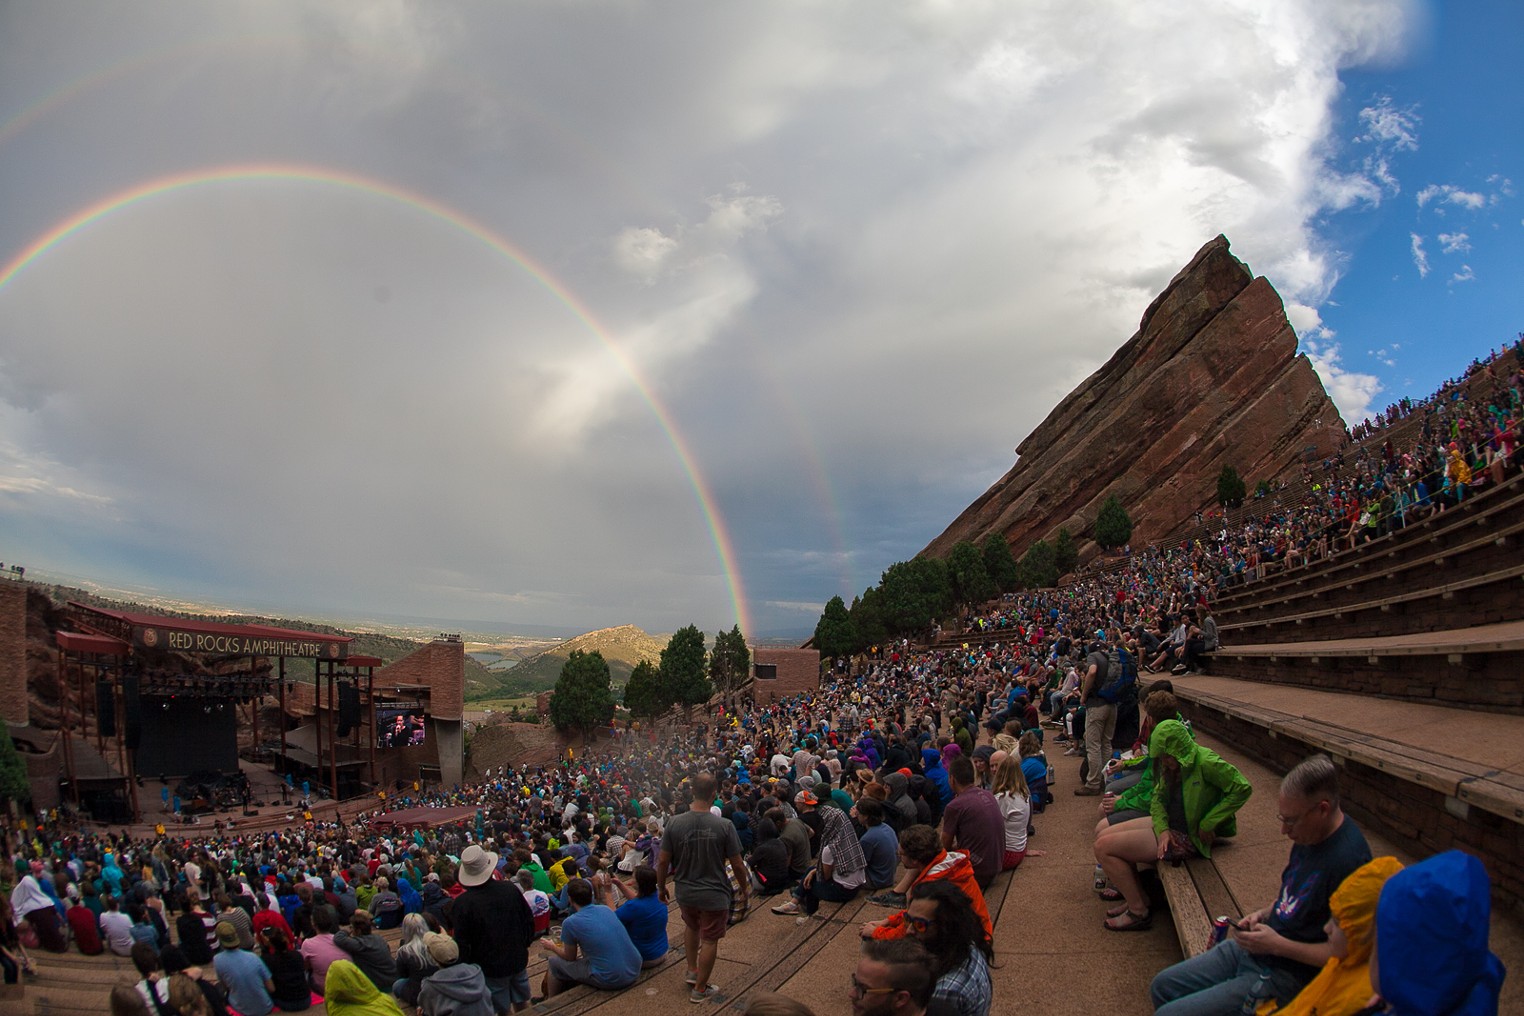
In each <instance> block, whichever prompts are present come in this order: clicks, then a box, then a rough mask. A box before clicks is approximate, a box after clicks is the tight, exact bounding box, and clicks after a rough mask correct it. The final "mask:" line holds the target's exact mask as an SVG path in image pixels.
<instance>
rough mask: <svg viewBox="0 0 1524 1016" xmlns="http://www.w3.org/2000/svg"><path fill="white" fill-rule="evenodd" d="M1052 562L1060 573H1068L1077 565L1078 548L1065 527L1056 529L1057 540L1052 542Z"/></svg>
mask: <svg viewBox="0 0 1524 1016" xmlns="http://www.w3.org/2000/svg"><path fill="white" fill-rule="evenodd" d="M1053 563H1054V565H1056V566H1057V568H1058V573H1059V574H1060V575H1067V574H1069V573H1070V572H1072V571H1073V570H1074V569H1075V568H1076V567H1077V566H1078V565H1079V548H1078V547H1076V546H1075V545H1074V537H1072V536H1070V535H1069V530H1067V529H1060V530H1059V531H1058V540H1057V541H1055V542H1054V544H1053Z"/></svg>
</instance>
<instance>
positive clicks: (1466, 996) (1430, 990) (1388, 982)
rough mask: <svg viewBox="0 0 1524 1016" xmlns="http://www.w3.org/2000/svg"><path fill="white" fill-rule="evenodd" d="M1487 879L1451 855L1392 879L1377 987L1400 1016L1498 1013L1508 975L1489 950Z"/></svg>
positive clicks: (1385, 894) (1384, 896)
mask: <svg viewBox="0 0 1524 1016" xmlns="http://www.w3.org/2000/svg"><path fill="white" fill-rule="evenodd" d="M1489 894H1490V887H1489V885H1488V881H1487V872H1486V871H1485V870H1484V869H1483V868H1482V862H1480V861H1478V860H1477V859H1476V858H1475V857H1472V856H1471V855H1470V854H1463V853H1461V852H1460V851H1458V850H1447V851H1445V852H1444V853H1443V854H1437V855H1435V856H1434V857H1431V858H1429V859H1428V860H1426V861H1421V862H1419V863H1418V864H1415V865H1413V866H1412V867H1411V868H1407V869H1405V870H1403V871H1399V872H1398V873H1397V874H1395V875H1393V876H1392V877H1391V878H1389V879H1387V882H1386V885H1385V886H1384V887H1383V888H1382V890H1381V902H1380V903H1379V904H1378V905H1377V907H1376V964H1375V969H1374V970H1373V974H1372V978H1371V980H1372V982H1373V983H1374V984H1375V986H1376V990H1377V991H1379V992H1380V993H1381V997H1382V998H1383V999H1385V1000H1386V1004H1387V1007H1388V1008H1387V1011H1388V1012H1390V1013H1392V1014H1393V1016H1485V1014H1490V1013H1496V1012H1497V1011H1498V993H1499V991H1501V990H1502V987H1503V977H1504V974H1505V973H1506V971H1505V970H1504V969H1503V964H1502V963H1501V962H1499V960H1498V958H1497V957H1496V956H1494V955H1493V954H1492V952H1491V951H1489V950H1488V948H1487V927H1488V921H1489V919H1490V918H1491V916H1492V901H1491V898H1490V895H1489Z"/></svg>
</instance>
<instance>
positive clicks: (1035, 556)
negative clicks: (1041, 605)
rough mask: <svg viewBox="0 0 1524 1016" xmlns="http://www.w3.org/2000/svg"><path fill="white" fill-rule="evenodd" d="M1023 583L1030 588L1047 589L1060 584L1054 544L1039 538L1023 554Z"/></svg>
mask: <svg viewBox="0 0 1524 1016" xmlns="http://www.w3.org/2000/svg"><path fill="white" fill-rule="evenodd" d="M1021 584H1022V585H1024V586H1026V587H1027V588H1028V589H1047V588H1050V587H1051V586H1055V585H1057V584H1058V563H1057V555H1056V554H1055V553H1054V551H1053V544H1051V543H1049V542H1048V541H1047V540H1038V541H1037V542H1036V543H1034V544H1032V545H1031V546H1030V547H1028V548H1027V552H1026V553H1025V554H1023V555H1021Z"/></svg>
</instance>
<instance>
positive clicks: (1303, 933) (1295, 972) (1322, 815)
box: [1149, 755, 1371, 1016]
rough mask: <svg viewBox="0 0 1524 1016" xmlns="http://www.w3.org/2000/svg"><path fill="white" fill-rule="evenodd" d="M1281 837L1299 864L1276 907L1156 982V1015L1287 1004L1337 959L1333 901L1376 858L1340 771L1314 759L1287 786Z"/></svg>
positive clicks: (1289, 872)
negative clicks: (1348, 803) (1347, 807)
mask: <svg viewBox="0 0 1524 1016" xmlns="http://www.w3.org/2000/svg"><path fill="white" fill-rule="evenodd" d="M1278 805H1279V808H1280V820H1281V832H1283V833H1284V834H1285V835H1286V837H1287V838H1288V839H1290V840H1291V843H1292V847H1291V858H1290V860H1288V861H1287V863H1286V867H1285V869H1284V870H1283V871H1282V872H1281V891H1280V895H1279V896H1278V897H1277V898H1276V901H1275V903H1274V904H1273V905H1271V906H1269V907H1265V908H1264V909H1262V910H1256V911H1255V912H1254V913H1252V914H1248V915H1246V916H1245V917H1244V919H1243V920H1242V921H1240V922H1239V923H1238V924H1236V925H1234V926H1233V930H1232V932H1231V933H1230V934H1229V936H1228V938H1227V940H1225V941H1223V942H1221V943H1219V944H1218V945H1216V946H1214V947H1213V948H1211V949H1209V950H1207V951H1206V952H1204V953H1202V954H1201V955H1199V956H1195V957H1192V958H1191V959H1188V960H1185V961H1183V962H1180V963H1176V964H1175V965H1174V966H1172V967H1169V968H1168V969H1166V970H1163V971H1161V972H1160V973H1159V974H1158V976H1156V977H1155V978H1154V981H1153V984H1152V985H1151V986H1150V989H1149V990H1150V994H1151V995H1152V997H1153V1003H1154V1011H1155V1013H1158V1014H1161V1016H1209V1014H1222V1013H1233V1012H1237V1011H1238V1009H1239V1007H1240V1006H1241V1005H1242V1004H1243V1003H1244V1001H1245V1000H1246V999H1248V998H1250V997H1251V995H1253V994H1254V993H1258V994H1259V995H1260V996H1262V998H1256V1001H1262V1000H1263V999H1267V998H1274V999H1276V1001H1277V1002H1278V1003H1279V1004H1281V1005H1285V1004H1286V1003H1288V1002H1290V1001H1291V1000H1292V999H1293V998H1295V997H1296V995H1297V993H1298V992H1300V991H1301V990H1302V988H1303V987H1304V986H1305V985H1306V984H1307V983H1308V982H1309V981H1311V980H1312V979H1313V978H1314V977H1315V976H1317V973H1318V971H1319V970H1321V969H1322V967H1323V964H1324V963H1326V962H1327V960H1328V958H1329V957H1330V956H1331V955H1332V946H1331V945H1330V944H1329V942H1328V935H1327V933H1326V932H1325V931H1324V926H1325V925H1326V924H1327V923H1328V919H1329V916H1330V910H1329V898H1330V897H1331V896H1332V895H1333V893H1334V890H1336V889H1338V888H1339V886H1340V884H1341V883H1343V881H1344V879H1345V878H1347V877H1348V876H1349V874H1350V873H1351V872H1353V871H1354V870H1355V869H1356V868H1359V867H1360V866H1361V865H1363V864H1365V863H1366V862H1368V861H1369V860H1370V859H1371V850H1370V846H1369V844H1367V843H1366V842H1365V834H1364V833H1362V832H1361V831H1360V829H1359V827H1358V826H1356V825H1355V822H1354V820H1353V819H1351V818H1349V817H1348V816H1346V815H1345V814H1344V810H1343V808H1342V807H1340V804H1339V786H1338V770H1337V769H1335V768H1334V764H1333V760H1332V759H1330V758H1329V757H1328V756H1327V755H1314V756H1312V757H1311V758H1309V759H1307V760H1305V761H1303V762H1302V763H1301V764H1299V765H1297V766H1296V768H1294V769H1292V770H1291V772H1289V773H1287V774H1286V778H1285V779H1284V780H1282V781H1281V790H1280V798H1279V802H1278Z"/></svg>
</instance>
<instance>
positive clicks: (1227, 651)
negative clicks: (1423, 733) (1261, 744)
mask: <svg viewBox="0 0 1524 1016" xmlns="http://www.w3.org/2000/svg"><path fill="white" fill-rule="evenodd" d="M1210 671H1211V673H1212V674H1214V675H1219V676H1224V677H1232V678H1237V679H1239V680H1244V681H1257V682H1266V683H1272V684H1290V685H1298V686H1301V687H1305V688H1315V689H1321V690H1325V691H1334V692H1343V693H1349V694H1357V695H1378V696H1381V697H1384V698H1395V699H1407V700H1413V701H1417V702H1421V703H1426V704H1438V705H1444V706H1450V707H1454V708H1458V709H1484V710H1488V711H1491V712H1501V713H1510V714H1520V713H1524V621H1508V622H1502V623H1498V624H1489V625H1477V626H1473V627H1469V628H1457V629H1447V630H1444V631H1437V632H1419V633H1413V634H1405V635H1389V636H1378V637H1374V638H1347V639H1327V640H1316V641H1304V642H1271V643H1258V644H1250V645H1230V646H1225V647H1223V648H1221V649H1219V650H1217V652H1215V653H1213V654H1212V656H1211V662H1210Z"/></svg>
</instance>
